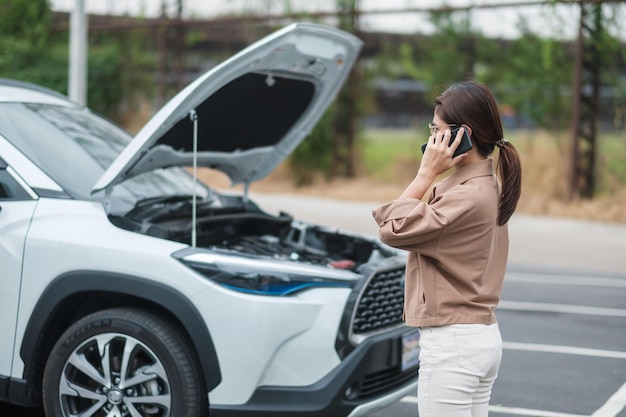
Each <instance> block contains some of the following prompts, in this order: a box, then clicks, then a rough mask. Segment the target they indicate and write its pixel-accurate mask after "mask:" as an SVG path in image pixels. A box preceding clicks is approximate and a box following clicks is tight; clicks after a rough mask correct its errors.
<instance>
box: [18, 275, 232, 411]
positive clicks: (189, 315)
mask: <svg viewBox="0 0 626 417" xmlns="http://www.w3.org/2000/svg"><path fill="white" fill-rule="evenodd" d="M88 293H103V294H104V293H107V294H113V295H115V294H117V295H119V296H120V297H123V296H128V297H133V298H135V299H141V300H144V301H146V302H149V303H152V304H156V305H158V306H160V307H161V308H162V309H164V310H167V311H168V312H169V313H170V314H171V315H172V316H173V317H175V318H176V319H177V320H178V321H179V322H180V323H181V324H182V326H183V327H184V330H185V331H186V332H187V334H188V335H189V339H190V341H191V343H192V345H193V347H194V348H195V350H196V353H197V355H198V360H199V361H200V363H201V366H202V371H203V375H204V379H205V383H206V389H207V392H209V391H211V390H212V389H213V388H215V387H216V386H217V385H218V384H219V383H220V382H221V372H220V368H219V362H218V358H217V353H216V351H215V347H214V344H213V340H212V338H211V334H210V332H209V329H208V328H207V327H206V324H205V322H204V320H203V318H202V316H201V315H200V313H199V312H198V310H197V309H196V307H195V306H194V305H193V304H192V302H191V301H190V300H189V299H188V298H187V297H185V296H184V295H183V294H182V293H180V292H179V291H177V290H176V289H174V288H172V287H169V286H167V285H164V284H162V283H159V282H155V281H152V280H148V279H145V278H140V277H134V276H128V275H123V274H116V273H110V272H103V271H74V272H69V273H65V274H63V275H61V276H59V277H57V278H56V279H55V280H54V281H52V282H51V283H50V285H48V287H47V288H46V289H45V291H44V292H43V294H42V296H41V297H40V299H39V300H38V302H37V305H36V306H35V309H34V310H33V312H32V314H31V317H30V319H29V321H28V325H27V327H26V330H25V333H24V338H23V341H22V345H21V348H20V357H21V359H22V360H23V362H24V366H25V367H24V374H23V375H24V379H23V380H13V381H12V383H11V384H10V387H9V397H10V398H11V402H16V403H20V404H24V405H27V404H33V403H36V402H37V401H38V398H37V397H38V395H37V394H36V390H35V389H34V387H35V385H34V384H35V383H36V382H35V379H36V378H35V377H34V376H35V375H36V374H37V373H38V370H37V368H38V367H42V366H44V364H43V363H41V362H40V361H39V360H37V349H38V347H39V346H41V344H42V338H43V335H44V334H45V332H46V329H47V328H48V326H53V325H56V324H55V323H52V319H51V317H54V316H55V312H57V309H58V306H60V305H61V304H62V303H63V302H64V301H65V300H68V299H69V298H70V297H75V296H80V295H81V294H88ZM116 306H123V304H120V305H116ZM44 360H45V359H44ZM39 372H42V371H41V370H40V371H39ZM13 382H15V383H13Z"/></svg>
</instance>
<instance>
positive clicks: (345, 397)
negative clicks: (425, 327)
mask: <svg viewBox="0 0 626 417" xmlns="http://www.w3.org/2000/svg"><path fill="white" fill-rule="evenodd" d="M414 331H415V330H414V329H409V328H407V327H401V328H398V329H396V330H393V331H391V332H386V333H384V334H381V335H378V336H373V337H371V338H368V339H366V340H365V341H363V342H362V343H361V344H360V345H359V346H358V347H357V348H355V349H354V351H352V352H351V353H350V354H349V355H348V356H347V357H345V358H344V360H343V361H342V362H341V363H340V364H339V365H338V366H337V367H336V368H335V369H333V371H332V372H330V373H329V374H327V375H326V376H325V377H324V378H322V379H321V380H319V381H317V382H315V383H314V384H311V385H308V386H304V387H288V386H261V387H259V388H257V389H256V391H255V392H254V394H253V395H252V397H251V398H250V400H249V401H248V402H247V403H245V404H241V405H217V404H215V405H212V406H211V415H212V416H217V417H240V416H242V417H243V416H255V417H270V416H272V417H277V416H278V417H305V416H307V417H322V416H323V417H332V416H342V417H343V416H350V417H357V416H360V415H364V414H367V413H370V412H372V411H374V410H376V409H378V408H382V407H384V406H386V405H389V404H392V403H394V402H396V401H398V400H399V399H401V398H402V397H404V396H406V395H409V394H413V395H415V391H416V389H417V367H413V368H410V369H408V370H406V371H402V336H403V335H405V334H408V333H412V332H414ZM302 360H303V361H306V360H307V358H306V357H303V358H302Z"/></svg>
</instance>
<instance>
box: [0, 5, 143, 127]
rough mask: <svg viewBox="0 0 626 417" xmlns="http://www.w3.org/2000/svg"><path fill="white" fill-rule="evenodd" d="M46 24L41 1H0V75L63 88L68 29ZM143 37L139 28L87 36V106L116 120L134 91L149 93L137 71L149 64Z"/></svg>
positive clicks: (45, 8) (46, 12)
mask: <svg viewBox="0 0 626 417" xmlns="http://www.w3.org/2000/svg"><path fill="white" fill-rule="evenodd" d="M51 29H52V28H51V11H50V9H49V8H48V4H47V1H46V0H29V1H23V0H2V2H1V3H0V77H4V78H11V79H16V80H21V81H27V82H31V83H34V84H39V85H43V86H46V87H48V88H51V89H53V90H56V91H59V92H61V93H67V84H68V59H69V52H68V48H69V41H68V34H67V33H66V32H62V31H53V30H51ZM148 40H149V37H148V36H146V35H145V34H143V33H140V32H136V33H120V34H115V35H113V34H99V35H92V36H90V39H89V47H88V72H87V74H88V105H89V106H90V107H92V108H93V109H95V110H97V111H99V112H101V113H103V114H105V115H106V116H107V117H109V118H111V119H114V120H118V119H119V116H120V113H119V110H120V103H122V102H123V101H132V100H134V99H135V98H136V97H137V94H138V93H141V94H143V95H148V96H149V95H150V94H151V91H152V83H151V82H150V79H149V78H148V76H147V75H146V72H145V71H142V69H144V68H145V67H147V66H151V60H150V58H149V56H148V55H147V54H146V53H144V52H142V51H143V50H144V49H145V43H146V42H147V41H148ZM152 66H153V65H152ZM148 74H149V73H148Z"/></svg>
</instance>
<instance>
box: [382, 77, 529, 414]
mask: <svg viewBox="0 0 626 417" xmlns="http://www.w3.org/2000/svg"><path fill="white" fill-rule="evenodd" d="M459 126H460V127H461V129H460V130H459V131H458V133H457V134H456V136H455V138H451V129H453V128H455V127H459ZM429 127H430V130H431V136H430V137H429V138H428V145H427V147H426V149H425V153H424V155H423V157H422V161H421V163H420V167H419V169H418V171H417V174H416V176H415V178H414V179H413V180H412V181H411V183H410V184H409V185H408V186H407V188H406V189H405V190H404V192H403V193H402V194H401V195H400V197H399V198H398V199H397V200H394V201H391V202H389V203H387V204H385V205H383V206H381V207H378V208H377V209H376V210H374V211H373V213H372V214H373V216H374V219H375V220H376V222H377V223H378V225H379V227H380V238H381V240H382V241H383V242H385V243H386V244H388V245H390V246H393V247H396V248H399V249H404V250H406V251H408V257H407V264H406V283H405V308H404V319H405V321H406V323H407V324H408V325H409V326H415V327H419V328H420V348H421V350H420V370H419V380H418V395H417V403H418V410H419V415H420V417H457V416H458V417H461V416H463V417H469V416H472V417H479V416H487V415H488V407H489V398H490V396H491V388H492V386H493V383H494V381H495V379H496V376H497V373H498V368H499V366H500V359H501V357H502V338H501V336H500V331H499V329H498V324H497V322H496V316H495V312H494V310H495V308H496V305H497V304H498V301H499V299H500V292H501V289H502V283H503V280H504V274H505V269H506V262H507V256H508V246H509V240H508V229H507V222H508V220H509V218H510V217H511V215H512V214H513V212H514V211H515V207H516V206H517V202H518V200H519V197H520V187H521V168H520V161H519V156H518V154H517V151H516V150H515V148H514V147H513V145H512V144H511V143H509V142H508V141H507V140H506V139H504V138H503V135H502V123H501V121H500V115H499V113H498V108H497V104H496V100H495V98H494V96H493V94H492V93H491V92H490V91H489V89H488V88H487V87H485V86H484V85H483V84H481V83H478V82H474V81H469V82H463V83H459V84H456V85H452V86H451V87H449V88H448V89H447V90H446V91H444V92H443V94H441V95H440V96H439V97H437V98H436V99H435V109H434V115H433V122H432V124H430V125H429ZM465 132H467V134H468V135H469V136H470V138H471V142H472V145H473V146H472V148H471V150H469V151H468V152H466V153H463V154H461V155H458V156H455V157H453V153H454V151H455V150H456V149H457V147H458V146H459V144H460V143H461V139H462V137H463V135H464V133H465ZM451 139H454V141H453V142H452V144H451V145H450V141H451ZM495 148H498V149H499V155H498V163H497V165H498V172H499V174H500V179H501V183H500V181H498V178H497V176H496V174H495V172H494V168H493V160H492V159H491V158H490V157H489V155H491V154H492V153H493V151H494V150H495ZM452 167H454V168H455V170H454V172H453V173H452V174H451V175H450V176H448V177H447V178H445V179H444V180H443V181H441V182H439V183H437V184H436V185H435V186H434V188H433V189H432V192H431V195H430V198H429V199H428V203H426V202H423V201H421V198H422V197H423V196H424V194H425V193H426V192H427V190H428V189H429V188H430V187H431V186H432V184H433V182H434V181H435V178H436V177H437V176H438V175H440V174H442V173H444V172H446V171H447V170H448V169H450V168H452Z"/></svg>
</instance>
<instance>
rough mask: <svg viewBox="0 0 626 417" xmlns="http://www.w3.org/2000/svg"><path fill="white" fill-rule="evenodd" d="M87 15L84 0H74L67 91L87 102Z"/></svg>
mask: <svg viewBox="0 0 626 417" xmlns="http://www.w3.org/2000/svg"><path fill="white" fill-rule="evenodd" d="M87 32H88V28H87V15H86V14H85V0H75V5H74V9H73V10H72V13H71V16H70V62H69V86H68V93H69V97H70V99H71V100H73V101H75V102H77V103H79V104H82V105H86V104H87Z"/></svg>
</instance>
